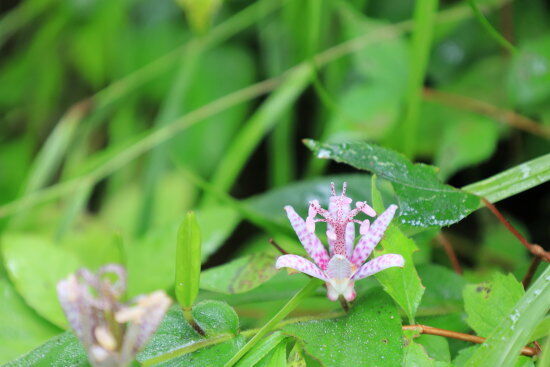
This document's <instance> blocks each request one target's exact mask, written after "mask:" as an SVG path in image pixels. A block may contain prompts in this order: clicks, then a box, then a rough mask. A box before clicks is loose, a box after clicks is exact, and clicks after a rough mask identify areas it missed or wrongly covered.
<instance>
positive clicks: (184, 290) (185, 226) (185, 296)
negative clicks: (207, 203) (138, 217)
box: [175, 212, 201, 308]
mask: <svg viewBox="0 0 550 367" xmlns="http://www.w3.org/2000/svg"><path fill="white" fill-rule="evenodd" d="M200 276H201V230H200V228H199V224H198V223H197V218H196V217H195V213H193V212H188V213H187V214H186V216H185V218H184V219H183V222H182V223H181V225H180V228H179V230H178V239H177V245H176V287H175V288H176V289H175V292H176V298H177V300H178V302H179V304H180V306H181V307H183V308H189V307H191V306H192V305H193V303H195V299H196V298H197V295H198V293H199V282H200Z"/></svg>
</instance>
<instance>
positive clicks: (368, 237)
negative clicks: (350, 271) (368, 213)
mask: <svg viewBox="0 0 550 367" xmlns="http://www.w3.org/2000/svg"><path fill="white" fill-rule="evenodd" d="M396 210H397V205H390V207H389V208H388V209H386V211H385V212H384V213H382V214H380V216H379V217H378V218H376V220H375V221H374V223H373V224H372V225H371V226H370V228H369V230H368V232H367V233H366V234H365V235H363V236H361V239H360V240H359V242H358V243H357V246H356V247H355V250H353V255H352V257H351V262H353V263H354V264H355V265H356V266H361V264H363V263H364V262H365V260H367V258H368V257H369V255H370V254H371V252H372V250H373V249H374V248H375V247H376V245H378V242H380V239H382V236H383V235H384V232H385V231H386V229H387V228H388V226H389V224H390V222H391V220H392V219H393V216H394V215H395V211H396Z"/></svg>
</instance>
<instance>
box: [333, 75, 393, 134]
mask: <svg viewBox="0 0 550 367" xmlns="http://www.w3.org/2000/svg"><path fill="white" fill-rule="evenodd" d="M338 106H339V108H338V109H337V110H336V111H335V113H334V115H333V117H332V118H331V119H330V120H329V121H328V123H327V124H328V125H327V127H326V128H325V133H324V136H325V137H326V139H327V140H329V141H331V142H339V141H345V140H349V139H363V140H369V141H372V140H374V141H380V139H382V138H384V137H385V136H386V134H387V133H388V132H389V131H390V130H391V128H392V127H393V125H394V124H395V122H396V121H397V118H398V117H399V107H400V101H399V99H396V98H395V92H394V91H393V90H392V89H390V88H388V87H387V86H386V85H385V84H383V83H379V84H370V83H361V84H357V85H354V86H352V87H351V88H349V89H346V90H345V91H344V92H343V93H342V95H341V97H340V99H339V101H338Z"/></svg>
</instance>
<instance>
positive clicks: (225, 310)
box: [193, 300, 239, 337]
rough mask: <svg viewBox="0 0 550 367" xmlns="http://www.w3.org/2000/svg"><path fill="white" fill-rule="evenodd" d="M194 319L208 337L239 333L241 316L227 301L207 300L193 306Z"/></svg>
mask: <svg viewBox="0 0 550 367" xmlns="http://www.w3.org/2000/svg"><path fill="white" fill-rule="evenodd" d="M193 319H194V320H195V322H196V323H197V324H198V325H199V326H200V327H201V329H202V330H204V332H205V333H206V335H207V336H208V337H212V336H217V335H220V334H224V333H231V334H237V330H238V329H239V317H238V316H237V313H236V312H235V310H234V309H233V308H232V307H231V306H229V305H228V304H227V303H225V302H220V301H213V300H206V301H202V302H200V303H198V304H196V305H195V306H193Z"/></svg>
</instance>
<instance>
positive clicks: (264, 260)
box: [200, 252, 277, 294]
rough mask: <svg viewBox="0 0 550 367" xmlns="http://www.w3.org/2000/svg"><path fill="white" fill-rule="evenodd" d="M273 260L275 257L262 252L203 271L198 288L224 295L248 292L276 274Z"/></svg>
mask: <svg viewBox="0 0 550 367" xmlns="http://www.w3.org/2000/svg"><path fill="white" fill-rule="evenodd" d="M275 259H276V256H274V255H271V254H268V253H263V252H260V253H255V254H252V255H249V256H245V257H241V258H239V259H236V260H233V261H230V262H228V263H226V264H224V265H220V266H217V267H215V268H211V269H208V270H206V271H204V272H203V273H202V275H201V283H200V286H201V288H202V289H206V290H209V291H214V292H220V293H226V294H235V293H244V292H248V291H249V290H251V289H254V288H256V287H258V286H259V285H261V284H262V283H264V282H267V281H268V280H269V279H271V278H272V277H273V276H274V275H275V274H276V273H277V269H275Z"/></svg>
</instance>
